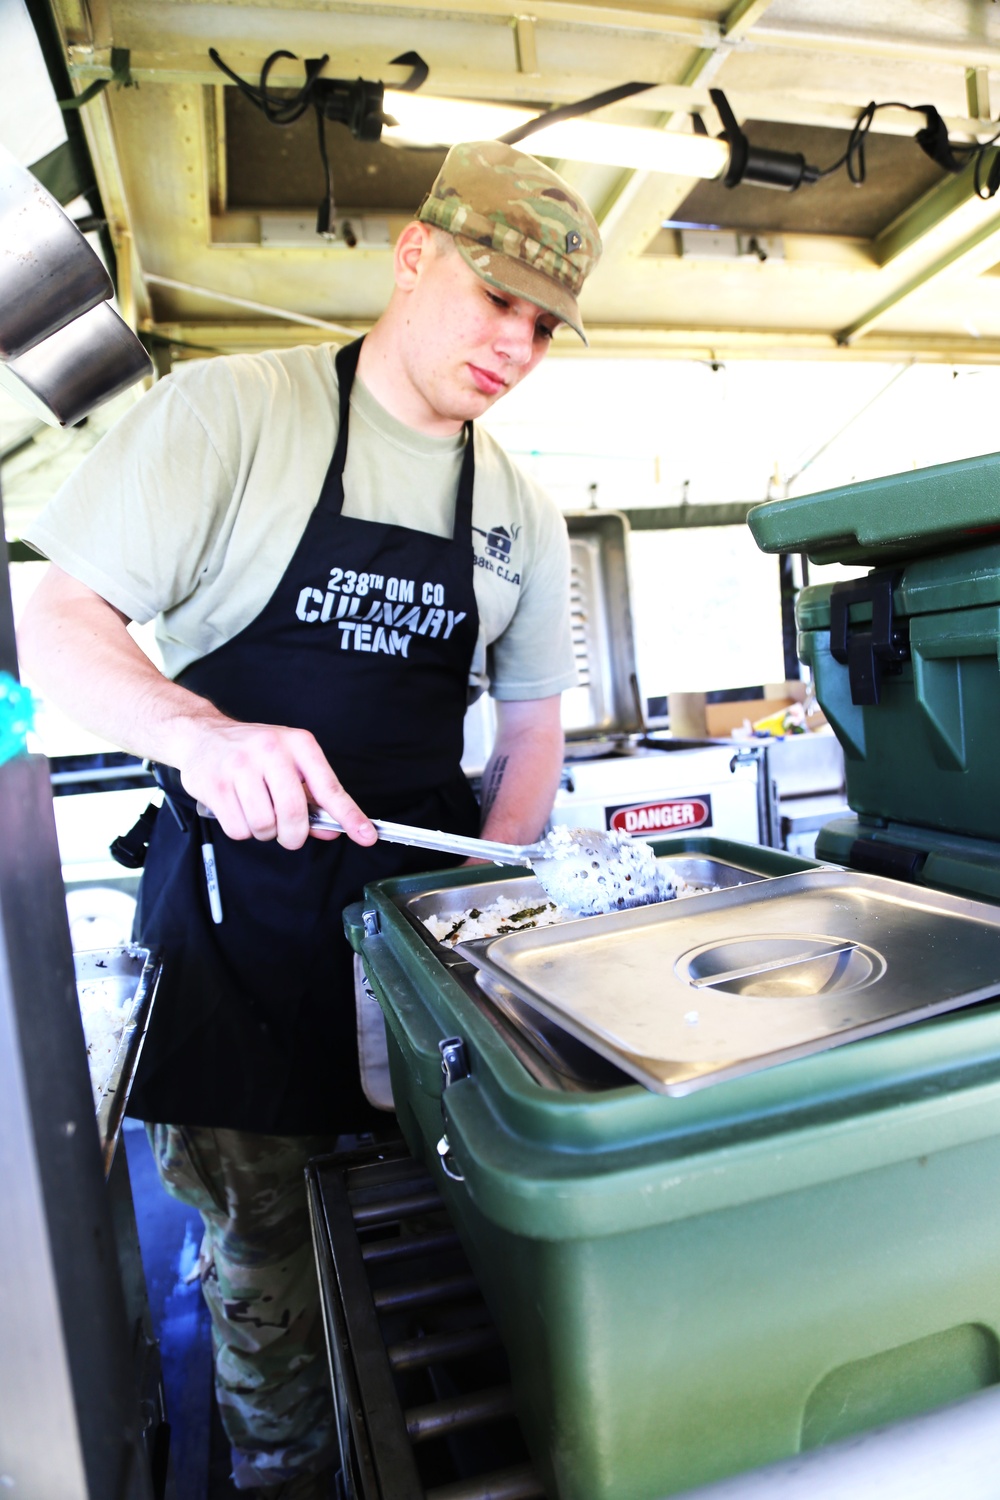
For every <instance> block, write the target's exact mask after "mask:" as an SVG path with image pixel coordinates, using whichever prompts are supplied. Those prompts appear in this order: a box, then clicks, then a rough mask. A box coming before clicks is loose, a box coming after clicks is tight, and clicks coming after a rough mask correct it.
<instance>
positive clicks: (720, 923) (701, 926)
mask: <svg viewBox="0 0 1000 1500" xmlns="http://www.w3.org/2000/svg"><path fill="white" fill-rule="evenodd" d="M468 949H469V950H472V949H475V950H476V951H475V954H474V958H475V962H476V964H477V966H478V967H480V968H481V969H482V970H484V971H485V972H486V973H487V974H489V975H490V976H491V977H492V978H493V979H494V980H496V981H497V982H498V983H500V984H502V985H505V986H506V987H507V988H508V989H510V990H512V991H513V992H514V993H515V994H516V995H518V996H519V997H520V998H521V999H522V1000H524V1001H525V1002H526V1003H527V1004H529V1005H531V1006H532V1007H534V1008H535V1009H536V1010H539V1011H541V1012H543V1013H544V1014H545V1015H548V1016H549V1017H551V1018H552V1019H554V1020H556V1021H558V1022H559V1024H560V1025H562V1026H564V1027H566V1029H567V1030H568V1031H570V1032H572V1034H573V1035H574V1036H576V1037H578V1038H579V1039H580V1040H582V1041H584V1042H586V1043H587V1044H588V1045H589V1046H591V1047H593V1048H594V1049H595V1050H596V1051H598V1052H600V1053H601V1054H602V1055H603V1056H604V1057H606V1058H608V1059H609V1060H610V1061H612V1062H614V1063H615V1064H616V1066H618V1067H620V1068H622V1069H623V1070H624V1071H625V1072H627V1073H629V1074H631V1075H632V1076H633V1077H635V1078H637V1079H639V1081H640V1082H642V1083H644V1084H645V1085H646V1086H647V1087H648V1088H651V1089H654V1090H655V1091H657V1092H660V1093H668V1094H686V1093H689V1092H691V1091H692V1090H693V1089H697V1088H701V1087H704V1086H705V1085H706V1084H710V1083H714V1082H718V1081H721V1080H722V1079H725V1078H734V1077H737V1076H739V1075H741V1074H744V1073H749V1072H753V1071H756V1070H757V1069H760V1068H764V1067H768V1066H771V1065H773V1064H775V1063H780V1062H785V1061H787V1060H790V1059H791V1058H795V1057H803V1056H806V1055H807V1054H809V1053H812V1052H818V1051H822V1050H823V1049H824V1048H827V1047H832V1046H836V1045H838V1044H840V1043H844V1042H850V1041H854V1040H856V1039H859V1038H861V1037H865V1036H871V1035H874V1034H875V1033H877V1032H881V1031H887V1030H890V1029H891V1028H893V1027H898V1026H902V1025H904V1024H906V1023H908V1022H912V1021H918V1020H922V1019H925V1018H927V1017H930V1016H934V1015H937V1014H939V1013H941V1012H943V1011H947V1010H951V1009H955V1008H956V1007H958V1006H962V1005H967V1004H970V1003H972V1002H974V1001H977V1000H981V999H985V998H987V997H989V996H993V995H995V994H998V993H1000V908H997V907H996V906H992V905H986V904H985V903H982V902H976V901H968V900H965V899H963V898H961V897H958V896H950V895H946V894H944V893H941V892H936V891H928V890H924V889H922V888H919V887H917V886H911V885H907V884H904V883H903V882H901V881H893V880H884V879H881V878H879V877H877V876H871V875H859V874H856V873H854V872H852V871H844V870H837V869H816V870H809V871H805V872H803V873H801V874H797V875H786V876H780V877H778V878H776V879H772V880H765V881H762V882H759V883H757V884H755V885H748V886H744V887H740V888H736V889H729V890H721V891H717V892H715V893H713V894H710V895H705V896H703V897H700V898H698V899H696V900H693V901H672V902H667V903H663V904H660V905H657V906H648V907H639V908H635V909H633V910H631V911H622V912H612V913H610V914H608V915H607V916H600V917H591V918H588V919H586V920H578V921H573V922H567V923H563V924H560V925H558V926H553V927H544V928H537V929H534V930H532V931H528V932H517V933H512V934H510V935H508V936H505V937H498V938H493V939H491V940H487V941H484V942H482V943H477V944H475V945H473V944H470V945H468Z"/></svg>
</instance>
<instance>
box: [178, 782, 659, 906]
mask: <svg viewBox="0 0 1000 1500" xmlns="http://www.w3.org/2000/svg"><path fill="white" fill-rule="evenodd" d="M198 813H199V816H200V817H204V818H211V817H214V816H215V814H214V813H212V812H210V811H209V810H208V808H207V807H204V806H203V805H202V804H201V803H199V804H198ZM368 821H369V822H370V823H371V825H372V827H373V828H374V829H375V831H376V833H377V834H378V836H379V838H380V839H385V840H386V842H387V843H390V844H408V845H409V846H410V847H411V848H414V849H434V850H436V851H438V852H439V853H441V854H457V855H459V856H460V857H462V858H465V859H482V860H488V861H489V862H490V863H492V864H497V865H528V866H530V868H531V869H532V870H534V872H535V875H536V877H537V879H538V883H539V885H540V886H541V887H542V889H543V890H544V891H545V893H546V895H548V896H550V897H551V898H552V900H553V901H555V902H556V904H557V905H559V906H564V907H566V908H567V909H568V910H569V911H572V912H576V913H578V914H579V915H581V916H588V915H591V914H596V913H598V912H606V911H615V910H619V909H621V908H624V907H629V906H646V905H649V903H650V902H653V901H669V900H670V899H671V898H672V897H673V896H675V895H676V890H675V889H674V885H673V881H672V879H671V878H670V876H669V875H667V874H666V873H665V872H661V871H660V870H659V869H658V868H657V865H656V858H655V855H654V854H653V851H652V849H651V848H650V846H649V844H647V843H646V842H645V841H644V840H642V839H639V840H635V841H632V840H630V839H628V838H627V837H626V836H625V835H623V834H616V833H601V832H599V831H598V830H597V829H595V828H557V829H555V830H554V831H553V832H552V833H549V834H546V835H545V837H544V838H542V839H538V840H536V842H535V843H533V844H501V843H497V842H495V841H494V840H492V839H474V838H469V837H467V836H466V835H465V834H461V833H445V832H444V831H443V830H441V829H437V828H415V827H413V826H411V825H410V824H408V823H389V822H387V821H386V820H385V819H382V818H369V819H368ZM309 826H310V828H318V829H325V830H328V831H329V832H330V833H343V832H344V831H345V830H344V826H343V824H342V823H338V822H337V820H336V818H332V817H331V816H330V814H329V813H326V812H323V811H321V810H320V809H319V808H311V809H310V812H309Z"/></svg>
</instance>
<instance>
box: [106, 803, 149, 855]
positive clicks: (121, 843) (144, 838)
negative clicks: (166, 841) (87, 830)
mask: <svg viewBox="0 0 1000 1500" xmlns="http://www.w3.org/2000/svg"><path fill="white" fill-rule="evenodd" d="M159 814H160V809H159V807H158V806H157V804H156V803H155V802H150V804H149V806H148V807H147V808H146V811H145V812H144V813H143V814H142V815H141V817H140V818H139V819H138V821H137V822H135V823H133V825H132V827H131V828H130V829H129V831H128V833H121V834H119V835H118V837H117V838H116V839H115V841H114V843H113V844H112V845H111V847H110V850H109V853H110V855H111V858H112V859H116V860H117V861H118V863H119V864H120V865H124V866H125V868H126V870H141V869H142V867H143V865H144V864H145V863H146V854H147V851H148V849H149V840H150V838H151V837H152V834H153V825H154V823H155V822H156V820H157V818H158V817H159Z"/></svg>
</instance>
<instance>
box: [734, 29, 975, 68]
mask: <svg viewBox="0 0 1000 1500" xmlns="http://www.w3.org/2000/svg"><path fill="white" fill-rule="evenodd" d="M754 46H755V47H756V48H764V49H771V48H774V49H778V48H784V49H792V50H794V51H801V52H812V53H830V54H832V53H840V54H841V55H842V56H845V57H874V58H885V59H887V60H888V61H892V62H919V63H927V64H928V65H930V66H932V67H935V68H940V67H941V66H942V64H946V63H948V62H953V63H955V64H956V65H957V66H960V67H962V68H966V67H970V68H975V67H983V68H995V67H996V62H997V53H996V46H995V45H994V46H990V45H989V44H987V43H979V44H977V43H976V42H975V41H973V40H972V39H971V38H966V39H964V40H959V41H952V40H951V38H950V37H949V38H943V37H942V38H941V39H939V40H935V41H926V40H925V39H924V38H923V37H914V36H906V35H905V34H903V35H900V34H899V33H896V34H895V35H894V34H892V33H890V32H886V31H877V30H871V31H867V30H860V29H859V30H856V31H847V30H841V29H839V28H837V27H830V26H783V25H780V24H773V23H771V22H767V21H765V23H764V24H763V25H762V26H759V27H758V28H757V29H756V30H755V32H754Z"/></svg>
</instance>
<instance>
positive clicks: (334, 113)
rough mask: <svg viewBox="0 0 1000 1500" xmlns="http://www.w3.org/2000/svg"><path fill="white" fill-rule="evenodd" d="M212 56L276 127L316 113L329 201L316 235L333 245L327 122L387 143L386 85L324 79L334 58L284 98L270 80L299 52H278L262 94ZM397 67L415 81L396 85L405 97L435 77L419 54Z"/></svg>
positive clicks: (319, 63)
mask: <svg viewBox="0 0 1000 1500" xmlns="http://www.w3.org/2000/svg"><path fill="white" fill-rule="evenodd" d="M208 55H209V57H210V58H211V59H212V61H213V62H214V64H215V66H216V67H217V68H219V69H220V70H221V71H222V72H223V73H225V75H226V77H227V78H231V79H232V81H233V83H235V84H236V87H237V88H238V89H239V91H240V93H241V94H243V95H244V96H245V97H246V98H247V99H249V100H250V102H251V104H253V105H255V106H256V108H257V109H259V110H260V111H261V113H262V114H263V115H264V117H265V118H266V119H267V120H268V121H270V123H271V124H272V125H293V124H294V123H295V121H296V120H298V119H300V118H301V116H302V115H304V114H305V112H306V110H307V109H314V110H315V111H316V130H317V135H318V138H319V154H320V160H321V161H322V163H323V170H324V173H325V175H326V196H325V198H324V199H323V201H322V203H321V204H320V206H319V211H318V213H317V217H316V233H317V234H321V235H323V236H324V237H325V238H327V239H335V238H336V227H335V225H334V219H333V216H334V202H333V172H332V170H331V167H330V158H329V155H328V153H327V149H326V122H327V120H331V121H333V122H334V123H336V124H339V125H346V126H347V128H348V130H349V131H350V132H351V135H352V136H353V137H354V139H355V140H356V141H367V142H375V141H379V140H381V137H382V127H383V125H395V124H396V121H395V120H394V119H393V118H392V116H391V115H387V114H386V113H385V110H384V109H383V99H384V96H385V86H384V85H383V84H382V83H381V82H379V83H375V82H372V81H370V80H368V79H365V78H355V79H350V78H321V77H320V74H321V73H322V71H323V69H324V67H325V66H326V64H327V63H328V62H329V60H330V59H329V55H326V56H324V57H310V58H307V59H306V62H305V73H306V80H305V83H304V84H303V85H302V87H301V88H300V89H299V91H298V93H297V94H293V95H292V96H291V97H289V96H288V94H287V93H286V92H285V91H283V90H282V91H280V92H279V91H276V90H273V89H269V88H268V83H267V78H268V74H269V73H270V71H271V68H272V66H273V65H274V63H275V62H276V61H277V59H278V58H279V57H288V58H291V59H292V61H293V62H297V61H298V59H297V57H296V54H295V53H294V52H288V51H285V50H284V49H282V50H280V51H278V52H272V53H271V55H270V57H268V58H267V60H266V61H265V63H264V66H263V67H262V68H261V70H260V84H259V86H258V87H257V88H254V86H253V84H252V83H247V81H246V79H244V78H241V77H240V76H239V74H238V73H234V72H233V70H232V68H230V67H228V66H227V64H226V63H224V62H223V61H222V58H221V57H220V56H219V54H218V52H216V50H215V48H214V47H209V49H208ZM396 64H399V65H400V66H402V67H408V68H409V69H410V76H409V78H407V80H406V82H405V83H400V84H397V85H396V87H397V89H398V90H399V91H400V92H403V93H413V92H414V91H415V90H416V89H418V88H420V86H421V84H422V83H423V82H424V81H425V79H426V78H427V75H428V73H429V71H430V69H429V68H428V66H427V64H426V63H425V62H424V60H423V58H422V57H421V56H420V55H419V53H417V52H404V53H402V54H401V56H399V57H394V58H393V59H392V65H393V66H395V65H396ZM345 240H346V242H347V243H348V244H349V245H352V247H353V245H354V244H356V243H357V241H356V240H354V239H353V236H348V235H347V234H346V233H345Z"/></svg>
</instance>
